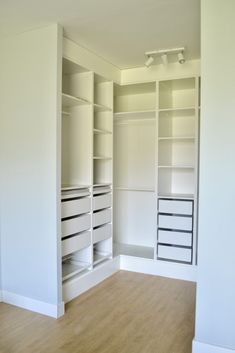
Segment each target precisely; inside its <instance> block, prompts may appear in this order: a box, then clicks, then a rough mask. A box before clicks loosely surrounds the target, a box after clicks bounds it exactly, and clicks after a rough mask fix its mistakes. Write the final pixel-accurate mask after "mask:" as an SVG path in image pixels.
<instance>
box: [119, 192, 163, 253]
mask: <svg viewBox="0 0 235 353" xmlns="http://www.w3.org/2000/svg"><path fill="white" fill-rule="evenodd" d="M114 205H115V207H114V239H115V242H116V243H124V244H130V245H139V246H145V247H153V246H154V242H155V239H156V224H157V210H156V198H155V195H154V193H153V192H152V193H151V192H138V191H125V190H124V191H122V190H116V191H115V193H114Z"/></svg>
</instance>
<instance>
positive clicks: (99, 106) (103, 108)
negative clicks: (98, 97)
mask: <svg viewBox="0 0 235 353" xmlns="http://www.w3.org/2000/svg"><path fill="white" fill-rule="evenodd" d="M94 110H95V112H96V113H98V112H111V111H112V109H111V108H109V107H106V106H105V105H103V104H97V103H94Z"/></svg>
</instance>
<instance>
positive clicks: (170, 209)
mask: <svg viewBox="0 0 235 353" xmlns="http://www.w3.org/2000/svg"><path fill="white" fill-rule="evenodd" d="M158 211H159V212H162V213H177V214H185V215H192V213H193V203H192V201H183V200H180V201H179V200H159V204H158Z"/></svg>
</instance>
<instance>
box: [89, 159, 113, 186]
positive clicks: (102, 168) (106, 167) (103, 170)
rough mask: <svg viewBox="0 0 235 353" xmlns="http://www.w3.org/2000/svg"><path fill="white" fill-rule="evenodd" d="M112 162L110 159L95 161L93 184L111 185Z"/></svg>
mask: <svg viewBox="0 0 235 353" xmlns="http://www.w3.org/2000/svg"><path fill="white" fill-rule="evenodd" d="M112 171H113V162H112V160H111V159H95V160H94V166H93V184H108V183H110V184H112Z"/></svg>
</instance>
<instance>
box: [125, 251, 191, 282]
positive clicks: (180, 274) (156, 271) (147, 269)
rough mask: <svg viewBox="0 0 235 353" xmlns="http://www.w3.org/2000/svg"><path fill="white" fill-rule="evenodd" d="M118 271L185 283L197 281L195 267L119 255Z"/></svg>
mask: <svg viewBox="0 0 235 353" xmlns="http://www.w3.org/2000/svg"><path fill="white" fill-rule="evenodd" d="M120 270H126V271H132V272H140V273H145V274H149V275H155V276H163V277H168V278H175V279H181V280H185V281H192V282H196V281H197V270H196V266H192V265H184V264H180V263H171V262H166V261H155V260H151V259H144V258H139V257H133V256H127V255H120Z"/></svg>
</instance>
